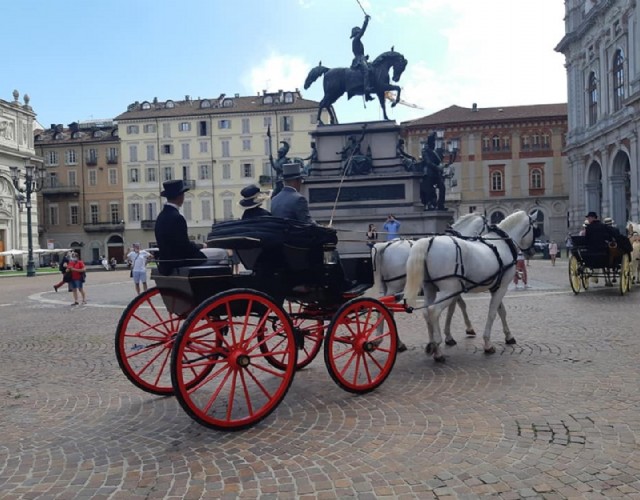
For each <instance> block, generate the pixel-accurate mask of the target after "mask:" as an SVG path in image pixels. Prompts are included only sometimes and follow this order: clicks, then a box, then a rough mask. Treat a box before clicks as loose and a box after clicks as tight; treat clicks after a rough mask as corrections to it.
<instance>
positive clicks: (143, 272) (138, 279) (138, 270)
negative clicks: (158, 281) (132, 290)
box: [127, 243, 151, 295]
mask: <svg viewBox="0 0 640 500" xmlns="http://www.w3.org/2000/svg"><path fill="white" fill-rule="evenodd" d="M150 257H151V254H150V253H149V252H147V251H146V250H140V243H134V244H133V250H132V251H131V252H129V254H128V255H127V259H128V260H129V262H131V277H132V278H133V284H134V286H135V287H136V293H137V294H138V295H140V283H142V288H143V290H144V291H145V292H146V291H147V260H148V259H149V258H150Z"/></svg>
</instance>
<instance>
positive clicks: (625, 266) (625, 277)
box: [620, 253, 631, 295]
mask: <svg viewBox="0 0 640 500" xmlns="http://www.w3.org/2000/svg"><path fill="white" fill-rule="evenodd" d="M629 290H631V259H630V258H629V254H628V253H625V254H623V255H622V259H621V261H620V295H624V294H625V293H627V292H628V291H629Z"/></svg>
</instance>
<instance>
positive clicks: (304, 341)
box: [260, 300, 324, 370]
mask: <svg viewBox="0 0 640 500" xmlns="http://www.w3.org/2000/svg"><path fill="white" fill-rule="evenodd" d="M284 310H285V311H286V312H287V314H288V316H289V318H290V319H291V323H292V324H293V333H294V336H295V338H296V345H297V347H298V362H297V364H296V368H297V369H298V370H300V369H302V368H304V367H306V366H308V365H309V364H310V363H311V362H312V361H313V360H314V359H315V357H316V356H317V355H318V352H320V348H321V347H322V339H323V338H324V322H323V321H321V320H319V319H312V318H307V317H306V314H305V311H304V306H302V305H301V304H298V303H297V302H291V301H289V300H287V301H285V303H284ZM272 328H273V329H274V330H275V329H277V328H279V325H277V324H274V325H272ZM284 341H285V337H284V336H283V335H282V334H281V335H279V336H276V337H272V338H271V339H270V340H269V341H266V342H264V343H262V344H260V349H261V350H262V351H263V352H265V353H268V352H278V351H279V349H278V344H279V343H282V342H284ZM282 358H283V355H282V354H280V355H278V356H277V357H276V356H272V355H269V356H267V357H266V359H267V361H268V362H269V363H271V365H272V366H275V367H276V368H278V369H279V370H284V369H285V368H286V365H285V363H284V362H283V361H284V360H283V359H282Z"/></svg>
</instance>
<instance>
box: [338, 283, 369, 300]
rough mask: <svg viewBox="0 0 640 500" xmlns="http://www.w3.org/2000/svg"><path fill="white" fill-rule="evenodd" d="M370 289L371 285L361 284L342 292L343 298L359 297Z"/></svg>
mask: <svg viewBox="0 0 640 500" xmlns="http://www.w3.org/2000/svg"><path fill="white" fill-rule="evenodd" d="M369 288H371V285H369V284H367V283H360V284H357V285H354V286H353V287H351V288H349V289H348V290H345V291H344V292H342V296H343V297H345V298H353V297H357V296H359V295H362V294H363V293H364V292H366V291H367V290H369Z"/></svg>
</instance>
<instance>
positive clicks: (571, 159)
mask: <svg viewBox="0 0 640 500" xmlns="http://www.w3.org/2000/svg"><path fill="white" fill-rule="evenodd" d="M565 9H566V16H565V32H566V34H565V36H564V37H563V39H562V40H561V41H560V43H559V44H558V46H557V47H556V50H557V51H558V52H561V53H563V54H564V55H565V57H566V68H567V85H568V98H569V105H568V120H569V122H568V125H569V131H568V135H567V144H566V154H567V157H568V168H569V186H570V190H571V191H570V207H569V214H570V224H571V227H572V228H573V229H574V230H575V229H577V228H578V227H579V226H580V225H581V224H582V222H583V220H584V215H585V213H587V211H591V210H594V211H596V212H598V213H599V214H601V217H603V216H610V217H613V218H614V220H615V221H616V223H617V225H618V227H620V228H624V226H625V222H626V221H627V220H633V221H636V222H637V221H638V220H640V173H639V169H638V162H639V160H640V143H639V142H638V130H639V128H640V50H639V49H640V16H639V15H638V7H637V2H636V1H635V0H565Z"/></svg>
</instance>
